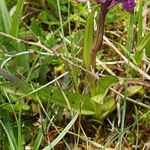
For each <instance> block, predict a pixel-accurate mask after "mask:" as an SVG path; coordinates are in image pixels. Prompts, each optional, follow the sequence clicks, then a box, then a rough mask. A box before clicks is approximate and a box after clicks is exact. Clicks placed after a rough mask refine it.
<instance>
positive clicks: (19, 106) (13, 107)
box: [2, 102, 30, 112]
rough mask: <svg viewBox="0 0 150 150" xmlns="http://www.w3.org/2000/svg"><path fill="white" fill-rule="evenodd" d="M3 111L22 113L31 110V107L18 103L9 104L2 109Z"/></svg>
mask: <svg viewBox="0 0 150 150" xmlns="http://www.w3.org/2000/svg"><path fill="white" fill-rule="evenodd" d="M2 109H4V110H7V111H8V112H13V111H20V110H29V109H30V107H29V105H27V104H25V103H23V102H17V103H16V104H7V105H4V106H3V107H2Z"/></svg>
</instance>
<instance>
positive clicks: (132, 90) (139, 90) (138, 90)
mask: <svg viewBox="0 0 150 150" xmlns="http://www.w3.org/2000/svg"><path fill="white" fill-rule="evenodd" d="M127 92H128V96H129V97H131V96H133V95H135V94H140V95H141V94H142V95H143V93H144V89H143V87H142V86H139V85H135V86H130V87H128V89H127Z"/></svg>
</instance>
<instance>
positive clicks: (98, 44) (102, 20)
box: [87, 5, 108, 96]
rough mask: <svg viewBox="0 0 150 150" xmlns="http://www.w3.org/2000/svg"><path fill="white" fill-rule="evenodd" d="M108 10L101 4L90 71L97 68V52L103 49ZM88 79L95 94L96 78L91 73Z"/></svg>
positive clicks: (91, 92)
mask: <svg viewBox="0 0 150 150" xmlns="http://www.w3.org/2000/svg"><path fill="white" fill-rule="evenodd" d="M107 12H108V9H107V7H105V6H104V5H101V9H100V13H99V21H98V26H97V30H96V34H95V38H94V43H93V46H92V48H91V50H90V60H89V61H90V71H93V70H95V68H96V54H97V52H98V51H99V50H100V49H101V46H102V42H103V35H104V23H105V18H106V14H107ZM87 80H88V84H89V90H90V95H91V96H93V95H94V86H95V78H94V77H93V76H91V75H90V74H88V75H87Z"/></svg>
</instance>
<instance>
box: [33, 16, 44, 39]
mask: <svg viewBox="0 0 150 150" xmlns="http://www.w3.org/2000/svg"><path fill="white" fill-rule="evenodd" d="M31 29H32V31H33V32H34V34H35V35H36V36H39V37H40V36H42V33H41V28H40V27H39V25H38V24H37V21H36V20H35V18H33V19H32V22H31Z"/></svg>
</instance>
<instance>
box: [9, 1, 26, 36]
mask: <svg viewBox="0 0 150 150" xmlns="http://www.w3.org/2000/svg"><path fill="white" fill-rule="evenodd" d="M24 1H25V0H18V1H17V6H16V10H15V13H14V15H13V17H12V27H11V34H12V35H13V36H16V37H18V33H19V25H20V19H21V15H22V10H23V5H24Z"/></svg>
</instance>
